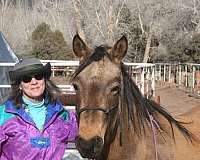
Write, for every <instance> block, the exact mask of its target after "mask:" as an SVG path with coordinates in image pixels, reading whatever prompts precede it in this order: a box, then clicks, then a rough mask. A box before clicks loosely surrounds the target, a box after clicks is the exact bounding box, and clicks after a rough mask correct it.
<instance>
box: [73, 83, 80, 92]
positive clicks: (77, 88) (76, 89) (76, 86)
mask: <svg viewBox="0 0 200 160" xmlns="http://www.w3.org/2000/svg"><path fill="white" fill-rule="evenodd" d="M73 86H74V89H75V91H78V90H79V87H78V85H77V84H75V83H74V84H73Z"/></svg>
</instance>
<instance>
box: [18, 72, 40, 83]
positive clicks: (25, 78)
mask: <svg viewBox="0 0 200 160" xmlns="http://www.w3.org/2000/svg"><path fill="white" fill-rule="evenodd" d="M32 78H35V79H36V80H42V79H43V78H44V74H43V73H37V74H34V75H26V76H23V77H22V79H21V80H22V81H23V82H24V83H29V82H31V80H32Z"/></svg>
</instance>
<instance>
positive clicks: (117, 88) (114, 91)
mask: <svg viewBox="0 0 200 160" xmlns="http://www.w3.org/2000/svg"><path fill="white" fill-rule="evenodd" d="M119 91H120V87H119V86H115V87H113V88H112V89H111V92H112V93H113V94H118V93H119Z"/></svg>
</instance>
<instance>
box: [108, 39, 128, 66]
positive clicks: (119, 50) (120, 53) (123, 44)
mask: <svg viewBox="0 0 200 160" xmlns="http://www.w3.org/2000/svg"><path fill="white" fill-rule="evenodd" d="M127 49H128V41H127V38H126V37H125V36H122V37H121V38H120V39H119V40H118V41H117V42H116V43H115V44H114V46H113V47H112V50H111V57H112V58H113V60H114V61H115V62H116V63H121V61H122V59H123V58H124V56H125V55H126V52H127Z"/></svg>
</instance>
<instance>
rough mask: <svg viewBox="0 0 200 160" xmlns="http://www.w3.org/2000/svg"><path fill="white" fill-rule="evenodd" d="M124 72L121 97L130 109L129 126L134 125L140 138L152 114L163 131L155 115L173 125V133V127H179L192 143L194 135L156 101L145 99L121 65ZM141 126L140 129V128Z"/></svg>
mask: <svg viewBox="0 0 200 160" xmlns="http://www.w3.org/2000/svg"><path fill="white" fill-rule="evenodd" d="M121 70H122V91H121V97H122V102H123V105H126V107H127V109H128V120H129V124H130V125H131V124H132V125H133V127H134V130H135V132H136V134H137V135H138V136H141V133H142V132H144V124H145V123H150V116H149V115H148V114H150V115H151V116H153V118H154V120H156V122H157V123H158V125H159V127H160V128H161V129H162V130H163V128H162V126H161V125H160V124H159V120H157V118H156V116H154V115H155V113H159V114H161V115H162V116H164V117H165V118H166V119H167V121H168V122H169V123H170V125H171V129H172V133H173V125H174V126H175V127H177V128H178V129H179V130H180V132H181V133H182V134H183V135H184V136H185V137H186V138H187V139H189V140H190V141H192V139H193V134H192V133H191V132H190V131H189V130H187V129H186V128H185V127H184V126H183V125H182V123H181V122H179V121H177V120H175V119H174V118H173V117H172V116H171V115H170V114H169V113H168V112H167V111H165V109H164V108H163V107H161V106H160V105H158V104H157V103H155V102H154V101H152V100H150V99H147V98H145V97H144V96H143V95H142V94H141V92H140V90H139V88H138V87H137V86H136V84H135V83H134V81H133V80H132V78H131V77H130V75H129V74H128V73H127V72H126V68H125V66H124V65H123V64H122V65H121ZM138 126H139V128H138Z"/></svg>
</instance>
